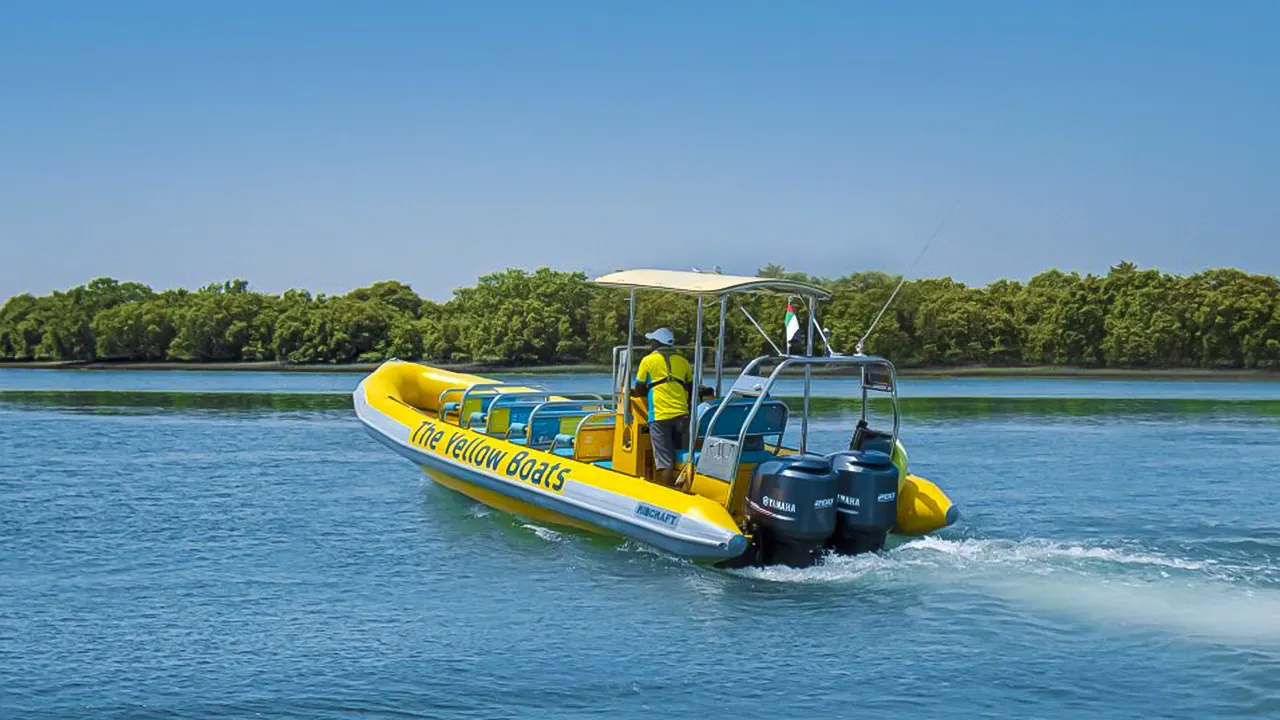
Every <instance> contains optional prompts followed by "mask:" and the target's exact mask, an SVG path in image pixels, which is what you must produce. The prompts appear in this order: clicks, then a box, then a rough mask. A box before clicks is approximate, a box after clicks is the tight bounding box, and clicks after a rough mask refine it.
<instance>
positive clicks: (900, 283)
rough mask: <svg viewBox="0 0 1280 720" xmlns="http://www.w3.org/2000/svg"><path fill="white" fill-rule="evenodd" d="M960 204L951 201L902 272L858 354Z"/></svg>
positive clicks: (859, 341)
mask: <svg viewBox="0 0 1280 720" xmlns="http://www.w3.org/2000/svg"><path fill="white" fill-rule="evenodd" d="M959 204H960V198H956V201H955V202H953V203H951V209H950V210H948V211H947V215H946V217H944V218H942V222H940V223H938V227H937V229H936V230H934V231H933V235H931V236H929V242H927V243H925V244H924V247H922V248H920V254H919V255H916V259H915V260H913V261H912V262H911V267H909V268H907V271H906V272H905V273H903V274H902V278H901V279H900V280H898V286H897V287H895V288H894V289H893V292H891V293H889V299H888V300H886V301H885V303H884V307H882V308H880V312H878V313H876V319H875V320H872V321H871V327H869V328H867V332H866V333H864V334H863V336H862V337H861V338H860V339H859V340H858V344H857V345H856V346H855V347H854V352H855V353H857V354H858V355H861V354H862V348H863V346H864V345H865V344H866V342H867V338H869V337H871V331H873V330H875V329H876V325H877V324H879V322H880V318H882V317H884V311H885V310H888V309H889V306H890V305H892V304H893V299H894V298H896V297H898V291H899V290H901V289H902V286H903V285H904V284H905V283H906V282H907V276H908V275H910V274H911V271H912V270H915V269H916V263H918V262H920V258H922V257H924V254H925V253H926V252H928V250H929V246H930V245H932V244H933V241H934V240H936V239H937V238H938V234H939V233H941V232H942V228H943V227H945V226H946V224H947V221H948V220H950V219H951V215H952V214H953V213H955V211H956V206H957V205H959Z"/></svg>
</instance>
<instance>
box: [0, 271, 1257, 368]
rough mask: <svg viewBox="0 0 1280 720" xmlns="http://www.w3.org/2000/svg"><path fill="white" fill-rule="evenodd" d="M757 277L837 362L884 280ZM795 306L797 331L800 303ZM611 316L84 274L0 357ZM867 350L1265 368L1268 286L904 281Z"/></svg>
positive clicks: (1172, 278)
mask: <svg viewBox="0 0 1280 720" xmlns="http://www.w3.org/2000/svg"><path fill="white" fill-rule="evenodd" d="M760 274H761V275H766V276H771V277H787V278H791V279H797V280H807V281H809V282H812V283H816V284H820V285H823V286H825V287H827V288H828V289H829V290H831V292H832V293H833V296H834V297H833V298H832V300H831V301H829V302H827V303H824V304H823V305H822V306H821V307H820V309H819V310H820V312H819V315H820V318H819V319H820V321H821V323H822V326H823V327H824V328H825V329H826V330H827V332H828V333H829V335H830V338H831V340H832V344H833V346H834V347H835V348H836V349H837V350H839V351H842V352H850V351H852V350H853V349H854V346H855V345H856V343H857V341H858V339H859V338H860V337H861V336H862V335H863V333H865V332H866V328H867V326H868V324H869V323H870V322H871V320H872V318H874V317H875V315H876V313H877V312H878V311H879V310H880V308H881V306H883V304H884V302H885V300H886V299H888V297H889V295H890V293H892V292H893V289H894V287H895V286H896V285H897V283H898V281H899V278H897V277H894V276H891V275H886V274H884V273H878V272H859V273H853V274H851V275H846V276H844V277H839V278H831V279H826V278H815V277H811V276H807V275H805V274H803V273H796V272H793V271H788V270H786V269H785V268H782V267H780V266H776V265H770V266H767V267H765V268H762V269H761V270H760ZM795 302H796V304H797V310H799V311H800V312H801V317H802V318H803V317H804V313H803V310H802V303H803V299H801V298H798V299H796V301H795ZM695 304H696V301H695V300H694V299H692V298H689V297H686V296H679V295H671V294H661V293H654V292H645V293H641V294H640V295H639V296H638V299H637V306H636V310H637V331H638V333H639V332H644V331H646V330H648V329H651V328H654V327H658V326H663V325H665V326H667V327H670V328H672V329H673V330H674V331H675V332H676V335H677V337H678V338H679V341H680V342H681V343H682V344H685V343H690V342H692V339H693V335H694V308H695ZM739 305H741V306H742V307H743V308H745V309H747V310H748V311H750V312H751V313H752V314H753V315H754V316H755V317H756V319H757V320H759V321H760V322H761V323H762V324H763V325H764V327H765V329H766V331H767V332H769V333H770V336H771V337H772V339H773V340H774V341H775V342H781V341H782V340H783V337H784V335H783V328H782V318H783V311H784V307H785V300H784V299H783V298H778V297H766V296H755V297H736V298H733V299H732V300H731V302H730V305H729V315H728V316H727V317H726V328H727V337H728V342H727V343H726V348H725V355H726V359H727V360H728V361H729V362H731V363H738V362H742V361H744V360H746V359H749V358H751V357H754V356H756V355H758V354H761V353H763V352H768V351H769V347H768V343H767V342H765V341H764V340H763V339H762V338H761V337H760V336H759V334H758V333H757V332H756V331H755V329H754V328H753V327H752V326H751V324H750V322H749V321H748V320H747V318H746V315H745V314H743V313H742V312H741V311H740V310H739V309H738V306H739ZM626 309H627V297H626V293H624V292H620V291H616V290H605V289H602V288H596V287H593V286H591V284H590V283H589V282H588V280H587V277H586V276H585V275H584V274H583V273H579V272H560V271H555V270H550V269H547V268H542V269H539V270H535V271H533V272H526V271H524V270H514V269H512V270H505V271H502V272H498V273H493V274H490V275H485V276H484V277H482V278H480V279H479V281H478V282H477V283H476V284H475V285H474V286H472V287H465V288H459V289H457V290H456V291H455V292H454V294H453V297H452V298H451V299H450V300H449V301H447V302H445V303H435V302H432V301H429V300H424V299H422V298H421V297H419V296H418V295H417V293H415V292H414V291H413V289H412V288H411V287H410V286H408V285H406V284H404V283H401V282H397V281H384V282H379V283H375V284H373V285H370V286H368V287H363V288H358V289H356V290H353V291H351V292H350V293H347V294H346V295H340V296H326V295H323V294H321V295H314V296H313V295H312V294H311V293H309V292H306V291H304V290H289V291H286V292H284V293H282V294H280V295H269V294H265V293H260V292H256V291H253V290H251V289H250V288H249V286H248V284H247V283H246V282H245V281H243V280H233V281H230V282H226V283H220V284H213V285H209V286H207V287H204V288H200V289H198V290H195V291H187V290H169V291H165V292H161V293H156V292H154V291H152V289H151V288H149V287H147V286H145V285H141V284H138V283H128V282H125V283H122V282H118V281H116V280H112V279H110V278H98V279H96V280H93V281H91V282H89V283H87V284H85V285H81V286H78V287H75V288H71V289H69V290H66V291H59V292H54V293H52V294H50V295H47V296H43V297H35V296H32V295H26V294H24V295H18V296H15V297H12V298H10V299H9V300H8V301H7V302H5V303H4V304H3V306H0V359H4V360H147V361H157V360H176V361H206V362H209V361H236V360H281V361H285V362H291V363H347V362H354V361H378V360H382V359H385V358H390V357H399V358H403V359H427V360H435V361H444V362H459V361H469V362H475V363H489V364H495V365H541V364H550V363H579V362H592V363H600V362H605V361H607V360H608V359H609V356H610V348H612V347H613V346H614V345H617V344H619V343H621V342H622V341H623V339H624V337H625V333H626V323H627V315H626ZM718 312H719V307H718V304H716V303H714V302H712V303H708V305H707V306H706V307H705V313H704V326H703V333H704V338H706V339H707V341H708V343H710V341H711V339H712V338H714V337H715V333H716V328H717V325H718V324H719V316H718ZM799 347H800V346H799V345H798V344H797V345H793V348H794V349H797V350H798V349H799ZM867 350H868V351H869V352H875V353H878V354H881V355H885V356H887V357H890V358H892V359H894V360H895V361H896V362H898V363H899V364H900V365H904V366H909V365H965V364H990V365H1018V364H1046V365H1073V366H1084V367H1134V368H1184V367H1185V368H1191V367H1200V368H1263V369H1280V281H1277V279H1276V278H1274V277H1271V276H1264V275H1250V274H1247V273H1244V272H1241V271H1239V270H1231V269H1215V270H1206V271H1205V272H1201V273H1197V274H1195V275H1189V276H1179V275H1171V274H1166V273H1161V272H1159V271H1157V270H1151V269H1146V270H1143V269H1139V268H1137V267H1136V266H1134V265H1133V264H1131V263H1120V264H1119V265H1116V266H1114V267H1112V268H1111V269H1110V271H1109V272H1108V273H1107V274H1106V275H1101V276H1099V275H1083V276H1082V275H1080V274H1078V273H1064V272H1061V271H1058V270H1049V271H1047V272H1043V273H1040V274H1039V275H1036V276H1035V277H1033V278H1032V279H1031V280H1030V281H1028V282H1027V283H1026V284H1022V283H1019V282H1016V281H1007V280H1001V281H999V282H995V283H992V284H991V285H988V286H986V287H981V288H978V287H968V286H966V285H964V284H963V283H959V282H956V281H954V280H952V279H951V278H931V279H923V280H914V281H911V282H907V283H905V284H904V285H903V287H902V289H901V291H900V292H899V294H898V296H897V299H896V300H895V301H894V304H893V305H892V306H891V307H890V308H889V309H888V311H887V312H886V313H885V314H884V318H883V319H882V320H881V321H880V324H879V325H878V326H877V327H876V329H875V331H874V332H873V333H872V334H871V336H870V338H869V339H868V341H867Z"/></svg>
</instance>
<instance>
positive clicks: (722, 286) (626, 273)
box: [595, 270, 831, 300]
mask: <svg viewBox="0 0 1280 720" xmlns="http://www.w3.org/2000/svg"><path fill="white" fill-rule="evenodd" d="M595 283H596V284H597V285H610V286H613V287H625V288H642V289H647V290H666V291H668V292H678V293H686V294H690V295H727V294H729V293H748V292H763V293H774V294H778V295H804V296H809V295H812V296H813V297H816V298H820V299H822V300H826V299H828V298H830V297H831V293H829V292H827V291H826V290H823V289H822V288H820V287H818V286H816V285H810V284H809V283H802V282H796V281H795V280H780V279H778V278H765V277H750V276H747V275H721V274H719V273H699V272H688V271H685V270H623V271H621V272H616V273H610V274H609V275H602V276H600V277H598V278H596V279H595Z"/></svg>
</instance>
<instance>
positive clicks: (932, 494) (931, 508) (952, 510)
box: [893, 475, 960, 535]
mask: <svg viewBox="0 0 1280 720" xmlns="http://www.w3.org/2000/svg"><path fill="white" fill-rule="evenodd" d="M959 517H960V511H959V510H958V509H957V508H956V506H955V505H953V504H952V503H951V498H949V497H947V494H946V493H944V492H942V489H941V488H939V487H938V486H937V485H934V484H933V483H932V482H930V481H928V480H925V479H924V478H922V477H919V476H917V475H908V476H907V479H906V480H905V481H904V482H901V483H899V484H898V522H897V524H896V525H895V526H894V528H893V532H894V533H896V534H898V535H927V534H929V533H931V532H934V531H935V530H941V529H942V528H944V527H946V526H948V525H950V524H951V523H953V522H955V521H956V520H957V519H959Z"/></svg>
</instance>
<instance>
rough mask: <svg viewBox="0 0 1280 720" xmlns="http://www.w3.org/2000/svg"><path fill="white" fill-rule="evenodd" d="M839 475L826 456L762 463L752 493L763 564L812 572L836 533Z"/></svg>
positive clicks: (750, 505)
mask: <svg viewBox="0 0 1280 720" xmlns="http://www.w3.org/2000/svg"><path fill="white" fill-rule="evenodd" d="M836 477H837V476H836V472H835V470H834V469H832V467H831V462H830V461H829V460H827V459H825V458H820V457H812V456H809V457H797V458H786V459H782V460H770V461H768V462H764V463H761V464H760V465H759V466H758V467H757V468H756V469H755V472H753V473H752V474H751V485H750V487H749V488H748V489H747V508H746V510H747V519H748V520H750V521H751V522H752V523H753V524H754V525H755V527H756V536H757V543H758V544H759V547H758V549H759V561H760V562H762V563H763V564H765V565H775V564H783V565H791V566H792V567H807V566H809V565H812V564H814V563H815V562H817V561H818V558H819V557H820V556H821V554H822V548H823V545H825V544H826V542H827V540H828V538H830V537H831V534H832V533H833V532H835V529H836V507H835V505H836Z"/></svg>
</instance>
